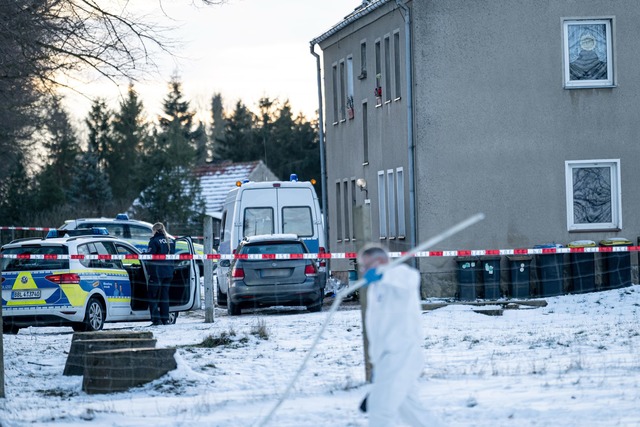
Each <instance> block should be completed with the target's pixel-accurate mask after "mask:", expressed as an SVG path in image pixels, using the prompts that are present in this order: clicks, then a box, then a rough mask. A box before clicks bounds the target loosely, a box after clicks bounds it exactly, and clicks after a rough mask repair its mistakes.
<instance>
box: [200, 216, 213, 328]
mask: <svg viewBox="0 0 640 427" xmlns="http://www.w3.org/2000/svg"><path fill="white" fill-rule="evenodd" d="M204 253H205V254H211V253H213V218H211V217H210V216H209V215H206V216H205V217H204ZM203 262H204V322H205V323H213V322H214V320H215V310H214V307H213V260H212V259H205V260H204V261H203ZM199 294H200V293H199V292H198V295H199Z"/></svg>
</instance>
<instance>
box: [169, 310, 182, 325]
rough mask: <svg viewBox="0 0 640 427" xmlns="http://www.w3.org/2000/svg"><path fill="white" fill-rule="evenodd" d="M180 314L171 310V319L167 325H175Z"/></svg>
mask: <svg viewBox="0 0 640 427" xmlns="http://www.w3.org/2000/svg"><path fill="white" fill-rule="evenodd" d="M178 314H180V313H179V312H177V311H170V312H169V321H168V322H167V325H175V324H176V322H177V321H178Z"/></svg>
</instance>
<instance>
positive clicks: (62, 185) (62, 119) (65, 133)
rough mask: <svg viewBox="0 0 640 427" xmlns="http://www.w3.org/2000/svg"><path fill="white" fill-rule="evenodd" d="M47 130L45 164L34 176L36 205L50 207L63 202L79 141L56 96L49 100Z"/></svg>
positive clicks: (71, 175)
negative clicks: (35, 176) (36, 175)
mask: <svg viewBox="0 0 640 427" xmlns="http://www.w3.org/2000/svg"><path fill="white" fill-rule="evenodd" d="M47 107H48V109H47V120H46V131H47V135H46V136H45V139H44V141H43V144H42V145H43V147H44V148H45V154H44V160H45V166H44V168H43V170H42V171H41V172H40V173H39V174H38V177H37V187H38V188H37V194H38V197H37V198H38V201H37V206H38V209H51V208H52V207H54V206H57V205H64V204H65V203H66V192H67V191H68V190H69V188H70V185H71V181H72V179H73V174H74V173H75V169H74V167H73V166H74V165H75V162H76V157H77V156H78V154H79V153H80V148H79V145H78V141H77V138H76V135H75V132H74V130H73V127H72V126H71V123H70V121H69V115H68V114H67V112H66V111H65V109H64V108H63V107H62V105H61V100H60V98H58V97H53V98H51V99H50V102H49V103H48V106H47Z"/></svg>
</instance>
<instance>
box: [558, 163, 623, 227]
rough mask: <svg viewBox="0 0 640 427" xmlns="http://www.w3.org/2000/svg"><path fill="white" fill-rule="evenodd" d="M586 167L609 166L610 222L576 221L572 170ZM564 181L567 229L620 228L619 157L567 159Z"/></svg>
mask: <svg viewBox="0 0 640 427" xmlns="http://www.w3.org/2000/svg"><path fill="white" fill-rule="evenodd" d="M588 168H609V180H610V197H611V221H610V222H577V221H576V218H575V216H576V212H575V202H576V201H575V200H574V196H575V183H574V170H576V169H588ZM565 181H566V198H567V229H568V230H569V231H605V230H620V229H622V204H621V202H622V197H621V195H622V192H621V181H620V159H602V160H567V161H565Z"/></svg>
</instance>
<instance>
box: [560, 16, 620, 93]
mask: <svg viewBox="0 0 640 427" xmlns="http://www.w3.org/2000/svg"><path fill="white" fill-rule="evenodd" d="M589 25H604V26H605V34H606V48H605V51H606V55H607V78H606V79H592V80H575V79H574V80H572V79H571V74H570V70H571V58H572V56H573V55H574V54H575V53H572V52H571V51H570V48H569V38H570V35H571V34H572V33H573V32H575V31H581V30H579V29H578V27H581V26H582V27H585V28H584V29H583V30H582V31H585V30H586V27H587V26H589ZM612 28H613V19H612V18H603V19H564V20H563V21H562V34H563V40H562V48H563V57H564V61H563V62H564V87H565V88H566V89H580V88H598V87H613V86H615V80H614V66H613V65H614V64H613V61H614V58H613V29H612Z"/></svg>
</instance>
